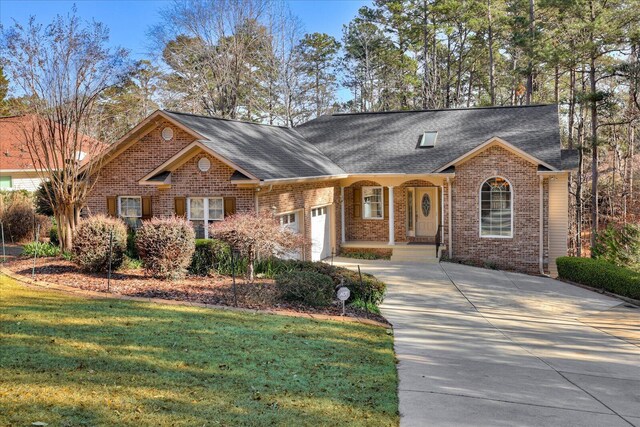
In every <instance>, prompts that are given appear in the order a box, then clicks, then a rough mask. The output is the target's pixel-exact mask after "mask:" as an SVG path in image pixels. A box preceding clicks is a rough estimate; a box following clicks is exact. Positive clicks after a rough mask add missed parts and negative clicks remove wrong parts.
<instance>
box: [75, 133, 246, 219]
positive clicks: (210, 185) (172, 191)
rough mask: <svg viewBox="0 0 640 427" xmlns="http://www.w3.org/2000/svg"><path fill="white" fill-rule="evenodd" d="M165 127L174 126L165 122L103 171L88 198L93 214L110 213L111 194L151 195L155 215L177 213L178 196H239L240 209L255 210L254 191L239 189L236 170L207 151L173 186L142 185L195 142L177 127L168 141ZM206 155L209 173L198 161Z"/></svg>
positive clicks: (177, 173)
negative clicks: (232, 180) (233, 176)
mask: <svg viewBox="0 0 640 427" xmlns="http://www.w3.org/2000/svg"><path fill="white" fill-rule="evenodd" d="M165 126H171V125H169V123H166V122H161V123H160V124H159V125H158V126H157V127H156V128H155V129H154V130H152V131H151V132H150V133H148V134H147V135H145V136H144V137H142V138H141V140H140V141H138V142H136V143H135V144H133V145H132V146H131V147H129V148H128V149H127V150H126V151H124V152H123V153H121V154H120V155H119V156H118V157H117V158H116V159H114V160H113V161H111V162H110V163H108V164H106V165H105V166H104V167H103V168H102V169H101V170H100V172H99V174H98V176H97V181H96V184H95V186H94V187H93V190H92V192H91V195H90V196H89V198H88V201H87V208H88V211H89V213H90V214H96V213H106V212H107V197H110V196H151V203H152V211H153V215H154V216H170V215H173V213H174V198H175V197H177V196H183V197H184V196H187V197H188V196H223V197H236V208H237V210H238V211H242V210H251V209H253V207H254V199H253V190H250V189H239V188H237V187H236V186H235V185H233V184H231V183H230V182H229V178H230V177H231V174H232V173H233V169H232V168H230V167H229V166H227V165H226V164H224V163H222V162H221V161H219V160H218V159H216V158H214V157H211V156H208V155H207V154H205V153H200V154H197V155H196V156H194V157H193V158H191V159H190V160H189V161H187V162H186V163H185V164H183V165H182V166H180V167H179V168H178V169H177V170H176V171H174V172H173V173H172V177H171V182H172V185H171V188H169V189H163V190H160V189H158V188H157V187H155V186H152V185H139V184H138V181H139V180H140V179H142V178H143V177H144V176H146V175H147V174H149V172H151V171H152V170H153V169H155V168H157V167H158V166H160V165H161V164H162V163H164V162H165V161H166V160H167V159H169V158H170V157H172V156H173V155H175V154H176V153H177V152H179V151H180V150H182V149H183V148H184V147H186V146H187V145H189V144H190V143H192V142H193V141H194V137H193V136H191V135H189V134H188V133H186V132H184V131H182V130H180V129H178V128H176V127H173V131H174V137H173V139H172V140H170V141H165V140H164V139H162V137H161V136H160V132H161V131H162V129H164V127H165ZM202 157H208V158H209V160H210V161H211V168H210V169H209V170H208V171H207V172H201V171H200V170H199V169H198V166H197V163H198V160H200V158H202Z"/></svg>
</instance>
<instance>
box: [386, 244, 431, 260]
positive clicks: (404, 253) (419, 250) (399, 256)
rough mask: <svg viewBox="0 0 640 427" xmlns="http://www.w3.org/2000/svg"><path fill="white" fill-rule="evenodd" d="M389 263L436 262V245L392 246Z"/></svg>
mask: <svg viewBox="0 0 640 427" xmlns="http://www.w3.org/2000/svg"><path fill="white" fill-rule="evenodd" d="M391 261H398V262H424V263H432V262H438V261H439V259H438V254H437V253H436V245H398V246H393V253H392V254H391Z"/></svg>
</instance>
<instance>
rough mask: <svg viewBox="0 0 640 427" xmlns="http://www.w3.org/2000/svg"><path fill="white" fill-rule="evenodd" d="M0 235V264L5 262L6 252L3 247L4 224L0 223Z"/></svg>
mask: <svg viewBox="0 0 640 427" xmlns="http://www.w3.org/2000/svg"><path fill="white" fill-rule="evenodd" d="M0 234H2V262H7V250H6V249H5V246H4V223H2V222H0Z"/></svg>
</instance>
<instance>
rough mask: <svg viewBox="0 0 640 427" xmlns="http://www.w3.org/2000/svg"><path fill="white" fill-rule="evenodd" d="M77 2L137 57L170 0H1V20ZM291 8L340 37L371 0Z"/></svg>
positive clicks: (309, 24)
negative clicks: (344, 27)
mask: <svg viewBox="0 0 640 427" xmlns="http://www.w3.org/2000/svg"><path fill="white" fill-rule="evenodd" d="M74 3H75V4H76V7H77V9H78V14H79V15H80V16H82V17H83V18H85V19H95V20H96V21H100V22H104V23H105V24H107V25H108V26H109V29H110V31H111V43H112V44H113V45H116V46H122V47H124V48H127V49H129V50H130V51H131V54H132V56H133V57H134V58H136V59H138V58H142V57H145V56H146V50H147V46H148V43H147V30H148V28H149V27H150V26H151V25H153V24H155V23H156V22H157V21H158V20H159V16H158V10H160V9H162V7H163V6H164V5H166V4H167V3H168V0H164V1H163V0H131V1H126V0H110V1H106V0H103V1H93V0H80V1H61V0H55V1H54V0H39V1H24V0H0V22H1V23H2V24H3V25H10V24H12V22H13V20H14V19H15V20H17V21H18V22H26V21H27V19H29V17H30V16H31V15H35V16H36V19H37V20H38V21H39V22H41V23H45V24H46V23H48V22H50V21H51V19H52V18H53V17H54V16H55V15H56V14H65V13H67V12H69V11H70V10H71V7H72V6H73V4H74ZM288 3H289V6H290V7H291V10H292V11H293V12H294V13H295V14H296V15H297V16H298V17H299V18H300V19H301V20H302V22H303V23H304V25H305V30H306V31H307V32H325V33H328V34H331V35H333V36H334V37H336V38H338V39H340V37H341V36H342V25H343V24H346V23H348V22H349V21H350V20H351V19H352V18H353V17H354V16H355V15H356V13H357V11H358V9H359V8H360V7H361V6H363V5H367V4H371V1H369V0H322V1H320V0H289V1H288Z"/></svg>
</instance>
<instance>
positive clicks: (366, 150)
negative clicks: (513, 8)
mask: <svg viewBox="0 0 640 427" xmlns="http://www.w3.org/2000/svg"><path fill="white" fill-rule="evenodd" d="M296 129H297V130H298V132H300V134H301V135H302V136H303V137H304V138H305V139H306V140H307V141H309V142H310V143H311V144H313V145H314V146H315V147H317V148H318V149H319V150H320V151H321V152H323V153H324V154H325V155H326V156H327V157H329V158H330V159H332V160H333V161H334V162H335V163H336V164H337V165H339V166H340V167H341V168H342V169H344V170H345V171H346V172H347V173H429V172H434V171H436V170H437V169H438V168H440V167H442V166H444V165H446V164H448V163H449V162H451V161H453V160H455V159H457V158H458V157H461V156H463V155H464V154H465V153H467V152H469V151H470V150H472V149H474V148H475V147H477V146H479V145H480V144H482V143H484V142H486V141H487V140H489V139H491V138H492V137H499V138H502V139H503V140H505V141H507V142H508V143H510V144H512V145H514V146H516V147H517V148H519V149H521V150H523V151H525V152H527V153H528V154H530V155H532V156H534V157H536V158H537V159H539V160H542V161H544V162H546V163H548V164H549V165H551V166H553V167H554V168H557V169H561V167H562V162H561V158H560V130H559V121H558V109H557V106H556V105H536V106H519V107H486V108H465V109H450V110H426V111H406V112H402V111H398V112H387V113H358V114H334V115H331V116H322V117H319V118H318V119H315V120H312V121H310V122H307V123H305V124H303V125H301V126H299V127H297V128H296ZM426 131H438V140H437V144H436V146H435V147H433V148H416V145H417V143H418V139H419V137H420V135H422V134H423V133H424V132H426Z"/></svg>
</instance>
